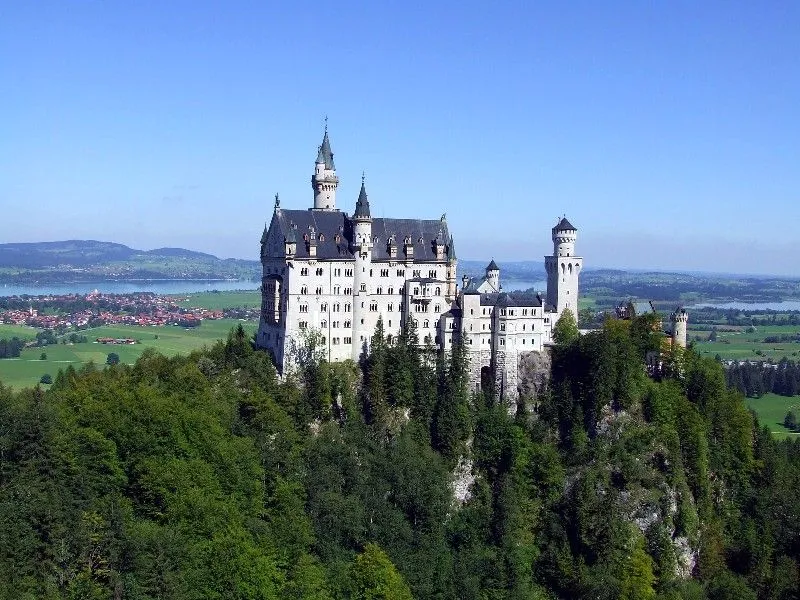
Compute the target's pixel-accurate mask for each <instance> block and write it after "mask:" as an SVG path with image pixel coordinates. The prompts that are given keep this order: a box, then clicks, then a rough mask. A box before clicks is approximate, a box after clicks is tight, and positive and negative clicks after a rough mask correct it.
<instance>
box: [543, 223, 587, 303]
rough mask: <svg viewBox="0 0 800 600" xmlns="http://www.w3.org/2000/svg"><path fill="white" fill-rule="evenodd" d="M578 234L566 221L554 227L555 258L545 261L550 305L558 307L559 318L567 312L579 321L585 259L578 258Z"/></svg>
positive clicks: (548, 257) (551, 257) (545, 258)
mask: <svg viewBox="0 0 800 600" xmlns="http://www.w3.org/2000/svg"><path fill="white" fill-rule="evenodd" d="M577 237H578V230H577V229H576V228H575V227H574V226H573V225H572V223H570V222H569V221H568V220H567V218H566V217H564V218H563V219H561V221H559V222H558V224H557V225H556V226H555V227H553V255H552V256H545V257H544V268H545V271H547V304H548V305H549V306H552V307H555V309H556V313H557V314H558V316H561V313H562V312H563V310H564V309H565V308H568V309H569V310H570V311H572V314H573V315H575V318H577V317H578V274H579V273H580V270H581V268H583V258H582V257H580V256H575V240H576V239H577Z"/></svg>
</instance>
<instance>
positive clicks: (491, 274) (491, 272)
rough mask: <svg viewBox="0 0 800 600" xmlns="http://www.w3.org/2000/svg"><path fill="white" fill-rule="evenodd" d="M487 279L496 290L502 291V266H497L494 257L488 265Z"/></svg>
mask: <svg viewBox="0 0 800 600" xmlns="http://www.w3.org/2000/svg"><path fill="white" fill-rule="evenodd" d="M486 281H487V282H489V285H491V286H492V287H493V288H494V291H495V292H499V291H500V267H498V266H497V263H496V262H494V259H492V262H490V263H489V265H488V266H487V267H486Z"/></svg>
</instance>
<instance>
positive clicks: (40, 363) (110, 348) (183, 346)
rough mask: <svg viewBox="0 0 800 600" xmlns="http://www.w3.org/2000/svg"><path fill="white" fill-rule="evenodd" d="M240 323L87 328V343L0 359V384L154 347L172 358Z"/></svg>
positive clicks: (132, 357)
mask: <svg viewBox="0 0 800 600" xmlns="http://www.w3.org/2000/svg"><path fill="white" fill-rule="evenodd" d="M239 323H240V321H237V320H236V319H220V320H218V321H208V320H206V321H203V324H202V325H201V326H200V327H198V328H196V329H183V328H181V327H174V326H169V327H137V326H134V325H115V326H106V327H98V328H96V329H87V330H85V331H81V332H79V333H81V334H83V335H86V336H87V337H88V338H89V340H90V341H89V342H88V343H85V344H74V345H69V344H66V345H65V344H56V345H52V346H45V347H43V348H26V349H25V350H23V351H22V354H21V355H20V358H18V359H16V358H11V359H2V360H0V382H2V383H3V385H6V386H10V387H12V388H22V387H28V386H33V385H35V384H36V383H38V381H39V379H40V378H41V376H42V375H44V374H45V373H48V374H50V375H51V376H53V377H55V376H56V374H57V373H58V370H59V369H64V368H66V367H67V365H70V364H71V365H72V366H74V367H75V368H78V367H80V366H81V365H82V364H84V363H87V362H89V361H94V362H95V364H97V365H101V366H102V365H105V362H106V357H107V356H108V354H109V353H111V352H116V353H117V354H118V355H119V358H120V361H121V362H123V363H126V364H133V363H134V362H135V361H136V359H137V358H138V357H139V356H140V355H141V354H142V352H144V351H145V350H146V349H147V348H155V349H156V350H158V351H159V352H161V353H163V354H165V355H167V356H172V355H175V354H186V353H188V352H191V351H192V350H195V349H198V348H201V347H202V346H204V345H211V344H213V343H214V342H215V341H216V340H218V339H223V338H225V337H227V335H228V332H229V331H230V330H231V328H233V327H236V326H237V325H238V324H239ZM242 325H243V326H244V327H245V330H246V331H247V332H248V334H253V333H255V330H256V327H257V324H256V323H255V322H250V321H248V322H242ZM98 337H114V338H133V339H135V340H137V341H138V342H139V343H137V344H135V345H131V346H127V345H120V346H117V345H103V344H98V343H96V342H94V340H95V339H96V338H98ZM42 352H45V353H46V354H47V359H46V360H40V355H41V354H42Z"/></svg>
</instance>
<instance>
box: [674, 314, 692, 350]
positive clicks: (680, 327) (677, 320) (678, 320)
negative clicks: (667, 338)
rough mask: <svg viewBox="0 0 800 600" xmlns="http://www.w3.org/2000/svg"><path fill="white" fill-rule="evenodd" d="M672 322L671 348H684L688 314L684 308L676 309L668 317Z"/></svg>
mask: <svg viewBox="0 0 800 600" xmlns="http://www.w3.org/2000/svg"><path fill="white" fill-rule="evenodd" d="M669 320H670V321H671V322H672V346H673V347H676V346H680V347H681V348H686V328H687V325H688V323H689V313H687V312H686V309H685V308H676V309H675V312H673V313H672V314H671V315H670V316H669Z"/></svg>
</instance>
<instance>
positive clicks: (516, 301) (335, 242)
mask: <svg viewBox="0 0 800 600" xmlns="http://www.w3.org/2000/svg"><path fill="white" fill-rule="evenodd" d="M338 185H339V178H338V177H337V176H336V167H335V165H334V162H333V152H332V151H331V145H330V139H329V137H328V131H327V127H326V129H325V135H324V137H323V139H322V145H321V146H320V147H319V152H318V154H317V159H316V163H315V166H314V174H313V175H312V176H311V187H312V188H313V191H314V206H313V208H310V209H306V210H294V209H284V208H281V206H280V202H279V199H278V196H277V195H276V196H275V210H274V213H273V215H272V220H271V222H270V224H269V225H268V226H265V228H264V234H263V235H262V237H261V264H262V266H263V276H262V286H261V289H262V299H261V319H260V323H259V328H258V333H257V335H256V343H257V345H258V346H259V347H261V348H265V349H266V350H268V351H269V352H270V353H271V354H272V357H273V360H274V362H275V365H276V367H277V369H278V371H279V372H280V373H285V372H286V371H287V369H290V368H291V366H292V362H293V361H294V360H295V359H296V357H295V356H294V352H293V351H294V350H295V349H296V348H298V347H300V346H302V345H303V342H304V338H305V337H306V336H307V335H308V333H309V332H311V331H318V332H320V333H321V334H322V335H321V338H320V339H322V340H324V341H323V351H324V355H325V358H326V359H327V360H328V361H331V362H336V361H343V360H347V359H352V360H355V361H358V360H359V358H360V357H361V356H362V354H363V353H364V352H366V351H368V346H369V343H370V338H371V337H372V334H373V332H374V331H375V327H376V325H377V323H378V319H382V320H383V327H384V330H385V332H386V334H387V335H389V336H391V337H393V338H394V337H396V336H398V335H399V334H400V332H401V331H402V328H403V326H404V325H405V324H406V322H407V321H408V320H409V319H414V321H415V322H416V325H417V332H418V335H419V340H420V343H421V344H432V345H434V346H435V347H436V348H437V349H439V350H445V351H446V350H448V349H450V348H451V347H452V344H453V343H454V342H458V341H459V340H460V341H462V342H463V343H464V345H465V348H466V350H467V356H468V360H469V370H470V375H471V379H472V384H473V385H474V386H478V385H480V381H481V374H482V373H484V374H486V373H490V374H491V376H492V378H493V381H494V383H495V386H496V390H497V391H498V392H500V393H502V394H506V395H508V396H510V397H516V395H517V381H518V369H519V364H520V361H521V360H522V358H523V357H524V356H525V355H526V354H528V353H530V352H541V351H542V350H543V348H544V347H545V345H547V344H548V343H550V341H551V331H552V327H553V325H554V324H555V322H556V321H557V320H558V318H559V316H560V315H561V313H562V311H564V310H565V309H570V310H571V311H572V313H573V314H574V315H575V316H576V317H577V307H578V276H579V274H580V271H581V268H582V266H583V259H582V258H581V257H579V256H576V255H575V240H576V238H577V230H576V229H575V227H573V226H572V224H571V223H570V222H569V221H568V220H567V219H566V218H563V219H561V221H560V222H559V223H558V224H557V225H556V226H555V227H553V230H552V237H553V255H552V256H546V257H545V268H546V271H547V295H546V298H543V297H542V296H541V295H539V294H530V293H523V292H504V291H503V289H502V286H501V284H500V269H499V268H498V266H497V265H496V264H495V262H494V260H492V262H491V263H490V264H489V265H488V266H487V267H486V272H485V275H484V276H483V277H480V278H472V279H470V278H468V277H464V278H463V279H462V286H461V289H460V290H459V289H458V286H457V282H456V264H457V260H456V252H455V246H454V243H453V236H452V234H451V233H450V231H449V229H448V227H447V220H446V218H445V215H442V217H441V218H440V219H432V220H426V219H386V218H377V217H374V218H373V217H372V214H371V211H370V205H369V200H368V198H367V191H366V187H365V184H364V177H363V176H362V179H361V191H360V193H359V195H358V200H357V201H356V205H355V211H354V212H353V214H352V216H349V215H348V214H347V213H345V212H342V211H341V210H339V209H338V208H337V206H336V190H337V187H338Z"/></svg>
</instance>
